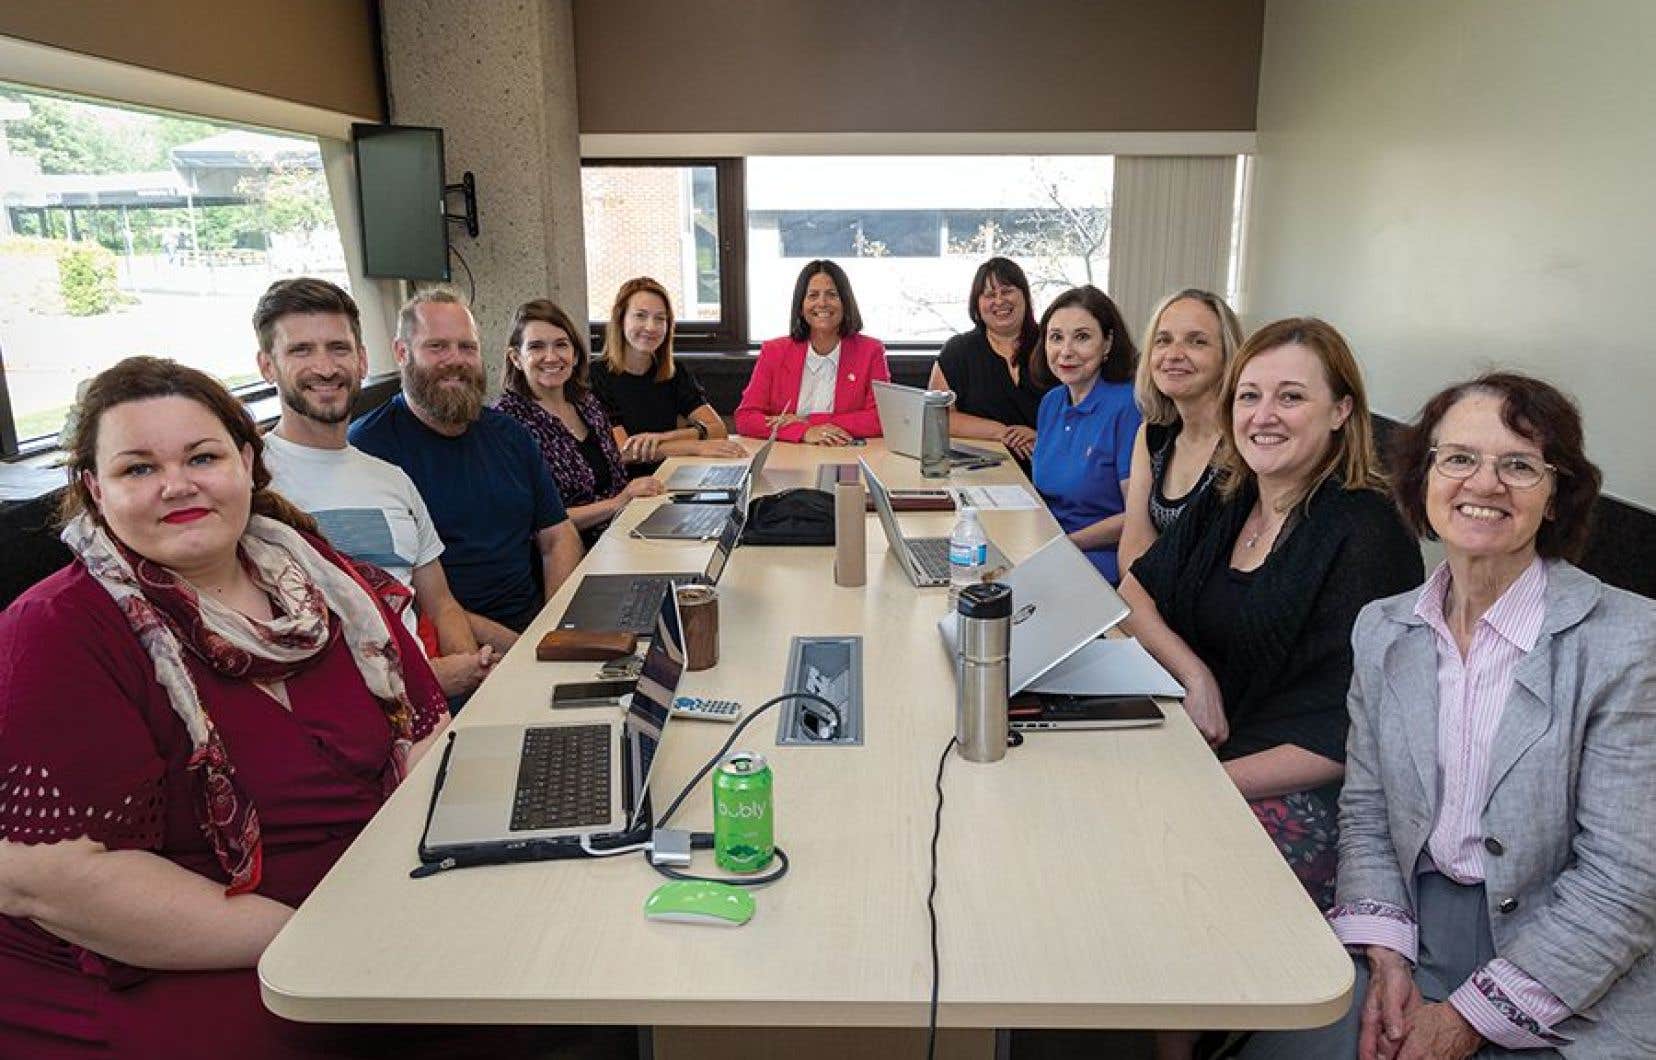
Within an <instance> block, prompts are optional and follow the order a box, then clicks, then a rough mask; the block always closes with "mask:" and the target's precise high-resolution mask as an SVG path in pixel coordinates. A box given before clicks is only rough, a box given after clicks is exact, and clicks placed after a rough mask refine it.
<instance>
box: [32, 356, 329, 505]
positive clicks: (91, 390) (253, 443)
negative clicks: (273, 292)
mask: <svg viewBox="0 0 1656 1060" xmlns="http://www.w3.org/2000/svg"><path fill="white" fill-rule="evenodd" d="M161 397H183V398H189V399H190V400H191V401H194V402H196V403H198V404H200V405H202V406H204V407H205V408H206V409H207V411H209V412H211V413H212V414H213V415H214V416H216V417H217V418H218V421H219V422H220V423H222V424H224V429H225V431H226V432H228V433H229V435H230V440H231V441H232V442H233V443H234V444H235V447H236V449H237V451H238V452H239V451H240V450H241V448H242V447H243V446H248V447H250V448H251V449H252V450H253V507H252V511H253V514H254V515H265V516H269V517H270V518H272V519H275V520H277V521H279V522H283V523H286V524H287V525H289V526H291V527H293V528H294V529H295V530H303V531H305V532H306V533H309V534H317V533H320V531H318V530H317V528H316V520H315V519H312V518H311V517H310V516H309V515H308V514H306V513H305V512H303V511H301V510H300V509H299V508H297V507H295V506H294V504H293V503H292V502H291V501H289V500H288V499H287V498H286V497H283V496H282V495H281V494H280V493H277V492H276V491H275V490H273V489H271V488H270V469H269V468H267V467H265V462H264V439H262V438H261V437H259V428H258V425H257V424H255V423H254V422H253V417H252V416H251V415H250V414H249V413H248V411H247V406H245V405H243V404H242V403H241V402H240V401H237V400H236V398H235V396H234V395H233V394H231V393H230V391H228V390H226V389H225V388H224V384H222V383H220V382H219V381H218V380H217V379H214V378H213V377H212V376H210V375H208V374H207V373H206V372H202V371H198V370H196V369H194V368H187V367H185V366H184V365H182V364H179V363H178V362H176V361H169V360H166V359H164V358H161V357H128V358H127V359H126V360H124V361H122V362H120V363H119V364H117V365H115V366H114V367H113V368H106V369H104V370H103V371H102V372H99V373H98V374H97V375H96V376H94V377H93V378H92V380H91V381H90V382H89V383H87V385H86V389H85V390H84V391H82V392H81V395H80V398H79V400H77V401H76V402H75V407H74V408H73V409H72V410H71V411H70V413H69V423H68V424H67V425H65V427H64V430H63V434H62V435H61V436H60V437H61V439H62V442H63V447H64V449H65V450H67V451H68V453H69V459H68V460H67V461H66V462H65V465H64V466H65V467H66V468H67V470H68V472H69V488H68V489H67V490H65V491H64V494H63V501H62V503H61V504H60V505H59V508H58V516H59V518H60V519H61V520H62V521H63V522H65V523H67V522H69V521H70V520H71V519H73V518H75V517H76V516H77V515H80V514H81V513H82V512H89V513H91V515H92V517H93V518H94V519H96V520H97V521H98V522H99V523H102V522H103V516H102V514H100V513H99V511H98V506H97V504H96V502H94V501H93V500H92V491H91V490H89V489H88V488H87V486H86V480H85V476H84V473H85V472H91V473H93V474H96V473H97V469H98V424H99V421H100V420H101V419H102V418H103V414H104V413H106V412H108V411H109V410H110V409H112V408H114V407H115V406H117V405H124V404H126V403H127V402H129V401H147V400H150V399H151V398H161Z"/></svg>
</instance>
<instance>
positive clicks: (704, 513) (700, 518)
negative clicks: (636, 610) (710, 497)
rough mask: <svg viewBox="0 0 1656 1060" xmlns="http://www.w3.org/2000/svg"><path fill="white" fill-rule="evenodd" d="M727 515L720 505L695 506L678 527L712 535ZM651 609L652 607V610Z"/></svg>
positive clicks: (685, 530)
mask: <svg viewBox="0 0 1656 1060" xmlns="http://www.w3.org/2000/svg"><path fill="white" fill-rule="evenodd" d="M729 515H730V509H729V508H726V507H723V506H720V505H714V506H709V507H706V508H697V509H695V510H694V511H690V512H687V513H686V514H685V516H684V518H683V519H681V520H680V521H679V527H680V529H681V530H683V531H684V532H685V533H686V534H691V535H693V536H696V537H714V536H716V535H717V534H718V532H719V531H720V530H722V529H724V524H725V519H726V518H727V517H728V516H729ZM656 602H657V603H660V602H661V597H659V596H657V597H656ZM653 610H654V609H653V608H652V612H653Z"/></svg>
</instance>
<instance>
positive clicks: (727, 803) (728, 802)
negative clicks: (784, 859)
mask: <svg viewBox="0 0 1656 1060" xmlns="http://www.w3.org/2000/svg"><path fill="white" fill-rule="evenodd" d="M771 780H772V777H771V771H770V766H768V765H766V764H765V758H764V756H763V755H760V754H756V753H754V752H752V751H733V752H731V753H730V754H728V755H726V756H725V760H724V761H723V762H720V763H719V769H718V772H717V773H715V774H714V775H713V860H714V861H716V862H717V863H718V865H719V868H721V869H724V870H725V871H727V872H758V871H759V870H760V869H762V868H764V867H765V866H766V865H769V864H770V862H771V858H773V857H775V856H776V827H775V824H776V822H775V819H774V818H773V816H772V812H771Z"/></svg>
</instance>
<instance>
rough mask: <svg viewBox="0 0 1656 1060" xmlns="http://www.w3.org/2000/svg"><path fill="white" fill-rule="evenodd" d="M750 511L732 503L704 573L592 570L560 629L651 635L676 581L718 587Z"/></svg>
mask: <svg viewBox="0 0 1656 1060" xmlns="http://www.w3.org/2000/svg"><path fill="white" fill-rule="evenodd" d="M746 518H747V516H746V512H745V510H744V508H743V507H742V506H741V505H739V504H738V505H732V506H731V507H730V508H729V509H728V511H727V513H726V515H725V521H724V526H723V527H722V528H721V529H720V531H719V543H718V544H717V545H715V546H714V547H713V555H712V556H711V557H710V558H709V559H708V561H707V569H706V570H705V571H703V572H701V573H700V574H697V573H694V572H689V571H684V572H674V573H668V574H588V575H587V576H585V577H584V578H582V579H581V584H580V585H579V586H578V587H577V588H576V590H575V596H574V598H573V599H571V600H570V601H569V607H567V608H566V609H565V610H564V613H563V617H562V618H560V619H558V628H559V629H606V630H608V629H616V630H624V631H626V632H630V633H637V634H639V635H640V636H643V635H645V634H648V633H649V632H650V631H651V630H652V628H653V627H654V624H655V618H656V611H657V610H658V609H659V608H660V607H661V598H662V597H663V596H664V595H666V593H667V589H668V588H669V587H670V586H673V585H717V584H719V577H720V576H721V575H722V574H724V569H725V564H727V563H729V562H730V553H731V552H732V551H734V550H735V548H736V542H737V541H739V540H741V537H742V524H743V522H745V521H746Z"/></svg>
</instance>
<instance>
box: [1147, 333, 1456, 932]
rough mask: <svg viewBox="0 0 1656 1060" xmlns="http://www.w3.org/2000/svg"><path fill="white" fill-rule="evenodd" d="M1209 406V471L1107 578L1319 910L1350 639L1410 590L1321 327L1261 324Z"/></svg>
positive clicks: (1377, 481) (1329, 852)
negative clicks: (1185, 502) (1216, 406)
mask: <svg viewBox="0 0 1656 1060" xmlns="http://www.w3.org/2000/svg"><path fill="white" fill-rule="evenodd" d="M1223 395H1224V400H1223V402H1222V404H1221V406H1220V409H1221V417H1220V418H1221V424H1222V426H1223V428H1224V440H1223V441H1222V443H1221V446H1220V451H1219V456H1218V461H1217V462H1218V466H1219V477H1218V479H1217V481H1216V482H1215V484H1214V487H1213V488H1212V489H1209V490H1207V491H1205V492H1204V493H1203V494H1201V495H1200V496H1198V497H1197V498H1196V500H1195V501H1194V502H1193V505H1194V506H1193V507H1192V508H1191V509H1190V510H1189V511H1188V512H1187V513H1186V514H1185V516H1184V517H1183V518H1181V519H1179V520H1177V521H1176V522H1174V523H1173V525H1172V526H1171V527H1170V528H1169V529H1168V531H1167V533H1165V534H1163V535H1162V537H1161V538H1160V540H1158V541H1157V542H1156V543H1155V545H1153V546H1152V547H1151V549H1150V551H1148V552H1146V553H1145V554H1144V556H1143V557H1142V558H1141V559H1140V560H1139V561H1138V563H1137V564H1136V565H1134V567H1133V569H1132V572H1131V573H1130V574H1128V575H1127V576H1126V577H1125V578H1123V579H1122V584H1121V595H1122V596H1123V597H1124V598H1125V599H1126V600H1127V602H1128V603H1129V604H1130V605H1131V606H1132V608H1133V614H1132V618H1131V619H1130V620H1129V624H1130V627H1131V630H1132V632H1133V634H1134V635H1135V636H1137V637H1138V638H1139V640H1140V641H1141V642H1143V644H1144V646H1145V647H1146V648H1147V649H1149V651H1150V653H1151V654H1152V655H1154V656H1155V657H1156V658H1157V659H1158V660H1160V662H1161V664H1162V665H1163V666H1165V667H1167V668H1168V670H1170V671H1171V672H1172V673H1173V675H1174V676H1175V677H1177V678H1178V680H1179V682H1180V683H1181V684H1183V685H1184V686H1185V689H1186V697H1185V711H1186V712H1187V713H1188V714H1189V715H1190V719H1191V721H1193V722H1194V723H1195V724H1196V727H1197V728H1198V729H1199V730H1200V731H1201V733H1202V735H1203V736H1204V737H1206V738H1207V741H1208V743H1209V744H1211V745H1212V746H1213V747H1214V748H1215V749H1216V751H1217V752H1218V755H1219V758H1220V760H1221V761H1222V762H1223V763H1224V767H1225V771H1226V773H1228V774H1229V775H1230V778H1231V780H1232V781H1233V782H1234V783H1235V784H1236V786H1237V788H1238V789H1240V790H1241V792H1242V795H1243V797H1244V798H1246V799H1248V800H1249V803H1250V804H1251V805H1252V807H1253V810H1254V813H1255V814H1256V815H1257V816H1258V817H1259V819H1260V821H1261V823H1262V824H1263V825H1264V826H1265V829H1266V831H1267V832H1269V833H1270V834H1271V837H1272V839H1273V840H1274V841H1275V842H1276V844H1277V846H1278V848H1279V849H1281V850H1282V851H1283V854H1284V855H1285V856H1286V857H1287V859H1288V861H1289V864H1290V866H1291V867H1292V868H1293V870H1294V872H1295V874H1296V875H1297V876H1299V878H1300V881H1301V882H1302V883H1303V884H1304V885H1305V887H1306V889H1307V891H1309V892H1310V893H1311V895H1312V897H1313V898H1314V899H1315V900H1316V901H1317V902H1318V903H1319V905H1320V906H1321V907H1322V908H1324V909H1327V908H1328V907H1329V905H1330V904H1331V903H1332V901H1333V887H1334V870H1335V864H1336V860H1337V855H1336V850H1335V839H1336V835H1337V831H1336V816H1335V814H1336V802H1337V796H1338V792H1339V787H1340V779H1341V777H1342V776H1343V775H1344V771H1345V766H1344V762H1345V736H1346V726H1347V716H1346V706H1345V704H1346V689H1347V687H1348V686H1349V685H1350V683H1351V665H1352V664H1351V643H1350V641H1351V628H1352V625H1353V623H1354V622H1355V621H1356V619H1357V612H1358V611H1359V610H1360V609H1361V608H1362V607H1363V605H1364V604H1367V603H1368V602H1369V601H1371V600H1376V599H1379V598H1381V597H1385V596H1391V595H1394V594H1396V593H1399V592H1402V591H1404V590H1406V589H1409V588H1412V587H1414V586H1416V585H1419V584H1420V583H1421V581H1422V580H1423V578H1424V572H1423V570H1422V568H1421V560H1420V549H1419V547H1418V545H1417V544H1416V543H1415V541H1414V539H1413V537H1412V536H1411V535H1410V534H1409V533H1408V531H1407V530H1405V529H1404V527H1403V523H1402V521H1401V519H1400V518H1399V517H1398V514H1397V512H1396V510H1395V509H1393V507H1392V505H1391V501H1390V499H1389V498H1388V496H1387V495H1386V493H1385V492H1384V481H1383V480H1382V478H1381V476H1380V473H1379V471H1378V470H1377V468H1378V464H1377V462H1376V458H1375V451H1374V443H1373V436H1372V434H1371V430H1370V426H1369V415H1368V405H1367V400H1366V398H1365V396H1364V393H1363V382H1362V377H1361V375H1360V373H1359V371H1358V368H1357V362H1356V360H1355V359H1354V358H1353V357H1352V354H1351V350H1350V348H1349V347H1347V345H1346V343H1345V340H1344V339H1342V338H1341V337H1340V335H1339V333H1338V332H1336V331H1335V330H1334V329H1333V328H1332V327H1330V326H1329V325H1327V324H1325V323H1323V322H1322V321H1320V320H1310V319H1290V320H1283V321H1278V322H1277V323H1275V324H1270V325H1267V326H1266V327H1264V328H1262V329H1260V330H1259V332H1257V333H1256V334H1255V335H1254V336H1253V337H1252V338H1250V339H1249V340H1248V341H1247V343H1245V344H1244V345H1243V347H1242V349H1241V350H1240V351H1239V352H1238V353H1237V355H1236V358H1235V360H1234V361H1233V362H1232V365H1231V368H1230V369H1229V371H1228V372H1227V373H1226V376H1225V385H1224V390H1223Z"/></svg>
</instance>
